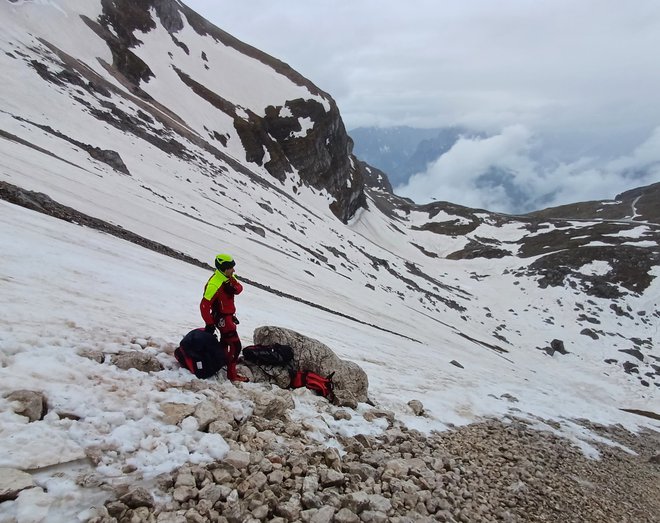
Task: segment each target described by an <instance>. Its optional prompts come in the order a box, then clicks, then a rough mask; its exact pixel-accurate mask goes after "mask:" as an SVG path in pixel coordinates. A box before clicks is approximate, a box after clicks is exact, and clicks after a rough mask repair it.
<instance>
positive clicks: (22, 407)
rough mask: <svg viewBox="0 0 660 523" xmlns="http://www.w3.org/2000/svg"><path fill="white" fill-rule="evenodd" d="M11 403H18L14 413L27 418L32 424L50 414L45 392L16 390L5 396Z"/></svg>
mask: <svg viewBox="0 0 660 523" xmlns="http://www.w3.org/2000/svg"><path fill="white" fill-rule="evenodd" d="M5 397H6V398H7V399H8V400H9V401H12V402H16V404H15V405H14V412H15V413H16V414H19V415H21V416H25V417H26V418H28V419H29V420H30V421H31V422H32V421H39V420H40V419H43V417H44V416H45V415H46V413H47V412H48V403H47V402H46V397H45V396H44V394H43V392H39V391H35V390H16V391H14V392H11V393H10V394H8V395H7V396H5Z"/></svg>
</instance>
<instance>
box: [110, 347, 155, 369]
mask: <svg viewBox="0 0 660 523" xmlns="http://www.w3.org/2000/svg"><path fill="white" fill-rule="evenodd" d="M112 364H113V365H116V366H117V367H118V368H120V369H122V370H129V369H137V370H139V371H141V372H158V371H161V370H163V365H162V364H161V363H160V361H158V359H157V358H156V357H155V356H152V355H151V354H148V353H145V352H140V351H126V352H120V353H119V354H115V355H114V356H113V357H112Z"/></svg>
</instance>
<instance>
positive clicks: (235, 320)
mask: <svg viewBox="0 0 660 523" xmlns="http://www.w3.org/2000/svg"><path fill="white" fill-rule="evenodd" d="M231 319H232V320H234V323H235V324H236V325H238V324H239V323H241V322H240V321H238V318H237V317H236V315H234V316H232V317H231Z"/></svg>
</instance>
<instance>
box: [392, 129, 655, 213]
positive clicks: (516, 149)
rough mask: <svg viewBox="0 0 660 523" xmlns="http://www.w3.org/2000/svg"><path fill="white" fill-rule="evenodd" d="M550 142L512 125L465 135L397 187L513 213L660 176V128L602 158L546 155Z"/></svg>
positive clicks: (418, 198) (426, 197) (411, 194)
mask: <svg viewBox="0 0 660 523" xmlns="http://www.w3.org/2000/svg"><path fill="white" fill-rule="evenodd" d="M543 150H544V144H543V143H542V142H541V141H540V140H539V139H538V137H536V136H535V135H534V134H533V133H532V132H531V131H530V130H529V129H528V128H526V127H525V126H522V125H515V126H510V127H506V128H504V129H502V131H501V132H500V133H498V134H496V135H494V136H490V137H487V138H483V137H462V138H460V139H459V140H458V141H457V142H456V143H455V144H454V146H453V147H452V148H451V149H450V150H449V151H447V152H446V153H445V154H443V155H442V156H440V158H438V159H437V160H435V161H434V162H432V163H431V164H429V166H428V168H427V169H426V171H425V172H421V173H418V174H415V175H413V176H412V177H411V178H410V179H409V181H408V182H407V183H406V184H404V185H401V186H399V187H396V188H395V193H397V194H399V195H401V196H406V197H408V198H411V199H412V200H414V201H415V202H417V203H428V202H430V201H434V200H440V201H450V202H452V203H457V204H460V205H465V206H468V207H475V208H482V209H487V210H490V211H496V212H504V213H510V214H520V213H525V212H529V211H533V210H537V209H541V208H545V207H552V206H557V205H564V204H567V203H573V202H579V201H586V200H597V199H611V198H613V197H614V196H615V195H616V194H618V193H621V192H623V191H625V190H628V189H631V188H633V187H638V186H642V185H648V184H651V183H655V182H658V181H660V128H657V129H655V130H654V131H653V132H652V133H651V136H650V137H648V139H646V140H645V141H644V142H643V143H641V144H640V145H639V146H637V147H636V148H635V149H634V150H633V151H632V153H630V154H628V155H623V156H620V157H617V158H614V159H612V160H610V161H605V162H604V161H602V160H599V159H597V158H589V157H582V158H579V159H578V160H575V161H573V162H570V163H552V164H550V163H547V162H543V161H542V160H540V159H539V158H540V154H539V153H540V152H541V151H543Z"/></svg>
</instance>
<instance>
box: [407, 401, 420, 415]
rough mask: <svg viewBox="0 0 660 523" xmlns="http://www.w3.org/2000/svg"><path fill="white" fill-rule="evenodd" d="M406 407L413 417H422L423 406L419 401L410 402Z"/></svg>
mask: <svg viewBox="0 0 660 523" xmlns="http://www.w3.org/2000/svg"><path fill="white" fill-rule="evenodd" d="M408 406H409V407H410V408H411V409H412V411H413V413H414V414H415V416H422V415H423V414H424V405H422V402H421V401H419V400H410V401H409V402H408Z"/></svg>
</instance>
